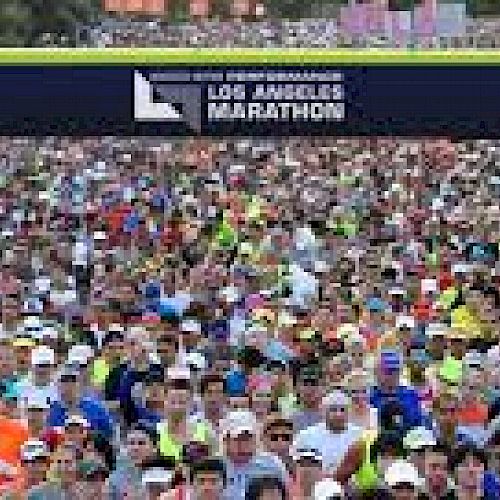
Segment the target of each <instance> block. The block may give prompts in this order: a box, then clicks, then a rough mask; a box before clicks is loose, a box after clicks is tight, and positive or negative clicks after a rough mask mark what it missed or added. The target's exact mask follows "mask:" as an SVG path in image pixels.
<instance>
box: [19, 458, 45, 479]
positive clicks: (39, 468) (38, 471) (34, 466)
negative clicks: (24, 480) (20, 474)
mask: <svg viewBox="0 0 500 500" xmlns="http://www.w3.org/2000/svg"><path fill="white" fill-rule="evenodd" d="M24 469H25V470H26V473H27V475H28V482H29V483H30V484H32V485H35V484H38V483H41V482H42V481H44V480H45V475H46V473H47V469H48V463H47V460H45V459H44V458H39V459H37V460H33V461H31V462H27V463H24Z"/></svg>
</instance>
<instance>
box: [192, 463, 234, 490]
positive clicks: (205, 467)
mask: <svg viewBox="0 0 500 500" xmlns="http://www.w3.org/2000/svg"><path fill="white" fill-rule="evenodd" d="M204 472H209V473H214V474H218V475H219V476H220V477H221V478H222V481H223V482H224V485H225V484H226V467H225V466H224V462H222V460H219V459H218V458H205V459H203V460H198V461H197V462H195V463H194V464H193V465H192V466H191V471H190V479H191V483H192V482H194V479H195V477H196V476H197V475H198V474H202V473H204Z"/></svg>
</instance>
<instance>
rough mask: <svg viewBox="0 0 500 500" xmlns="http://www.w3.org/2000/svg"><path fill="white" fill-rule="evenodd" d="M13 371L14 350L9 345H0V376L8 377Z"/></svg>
mask: <svg viewBox="0 0 500 500" xmlns="http://www.w3.org/2000/svg"><path fill="white" fill-rule="evenodd" d="M13 371H14V352H13V350H12V348H11V347H10V346H0V377H8V376H9V375H12V373H13Z"/></svg>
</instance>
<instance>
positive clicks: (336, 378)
mask: <svg viewBox="0 0 500 500" xmlns="http://www.w3.org/2000/svg"><path fill="white" fill-rule="evenodd" d="M327 377H328V383H329V384H333V385H337V384H339V383H340V382H342V379H343V377H344V367H343V365H342V363H341V362H340V361H339V360H336V359H332V360H330V361H329V362H328V365H327Z"/></svg>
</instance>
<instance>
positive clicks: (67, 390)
mask: <svg viewBox="0 0 500 500" xmlns="http://www.w3.org/2000/svg"><path fill="white" fill-rule="evenodd" d="M59 390H60V391H61V396H62V399H63V401H67V402H70V401H74V400H75V399H77V398H78V396H79V394H80V381H79V380H78V378H77V377H72V378H71V379H70V378H68V379H64V380H62V381H61V383H60V384H59Z"/></svg>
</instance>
